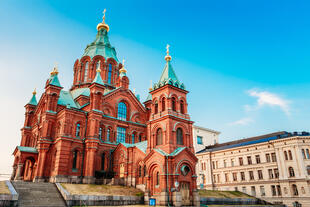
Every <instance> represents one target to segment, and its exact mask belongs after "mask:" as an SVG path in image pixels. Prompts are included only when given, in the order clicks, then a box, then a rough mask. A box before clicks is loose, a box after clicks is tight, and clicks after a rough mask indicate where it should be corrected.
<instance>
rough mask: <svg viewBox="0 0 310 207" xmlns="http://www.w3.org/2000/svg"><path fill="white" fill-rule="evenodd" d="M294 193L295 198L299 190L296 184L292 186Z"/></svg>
mask: <svg viewBox="0 0 310 207" xmlns="http://www.w3.org/2000/svg"><path fill="white" fill-rule="evenodd" d="M292 191H293V195H294V196H298V189H297V186H296V185H295V184H293V185H292Z"/></svg>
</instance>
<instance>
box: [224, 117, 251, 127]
mask: <svg viewBox="0 0 310 207" xmlns="http://www.w3.org/2000/svg"><path fill="white" fill-rule="evenodd" d="M252 122H254V120H253V119H251V118H249V117H245V118H242V119H240V120H237V121H234V122H232V123H229V125H230V126H245V125H249V124H250V123H252Z"/></svg>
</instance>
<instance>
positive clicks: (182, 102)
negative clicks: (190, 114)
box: [180, 100, 184, 114]
mask: <svg viewBox="0 0 310 207" xmlns="http://www.w3.org/2000/svg"><path fill="white" fill-rule="evenodd" d="M180 112H181V114H184V101H183V100H181V101H180Z"/></svg>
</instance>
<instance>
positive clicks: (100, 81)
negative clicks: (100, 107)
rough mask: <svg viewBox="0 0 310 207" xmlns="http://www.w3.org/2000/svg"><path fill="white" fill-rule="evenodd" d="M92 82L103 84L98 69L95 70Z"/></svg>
mask: <svg viewBox="0 0 310 207" xmlns="http://www.w3.org/2000/svg"><path fill="white" fill-rule="evenodd" d="M93 83H97V84H100V85H104V83H103V80H102V78H101V75H100V70H99V71H97V72H96V77H95V78H94V80H93Z"/></svg>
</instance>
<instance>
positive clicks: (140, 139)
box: [139, 134, 142, 142]
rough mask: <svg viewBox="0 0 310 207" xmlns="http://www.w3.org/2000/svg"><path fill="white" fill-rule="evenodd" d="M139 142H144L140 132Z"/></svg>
mask: <svg viewBox="0 0 310 207" xmlns="http://www.w3.org/2000/svg"><path fill="white" fill-rule="evenodd" d="M139 142H142V135H141V134H139Z"/></svg>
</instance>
